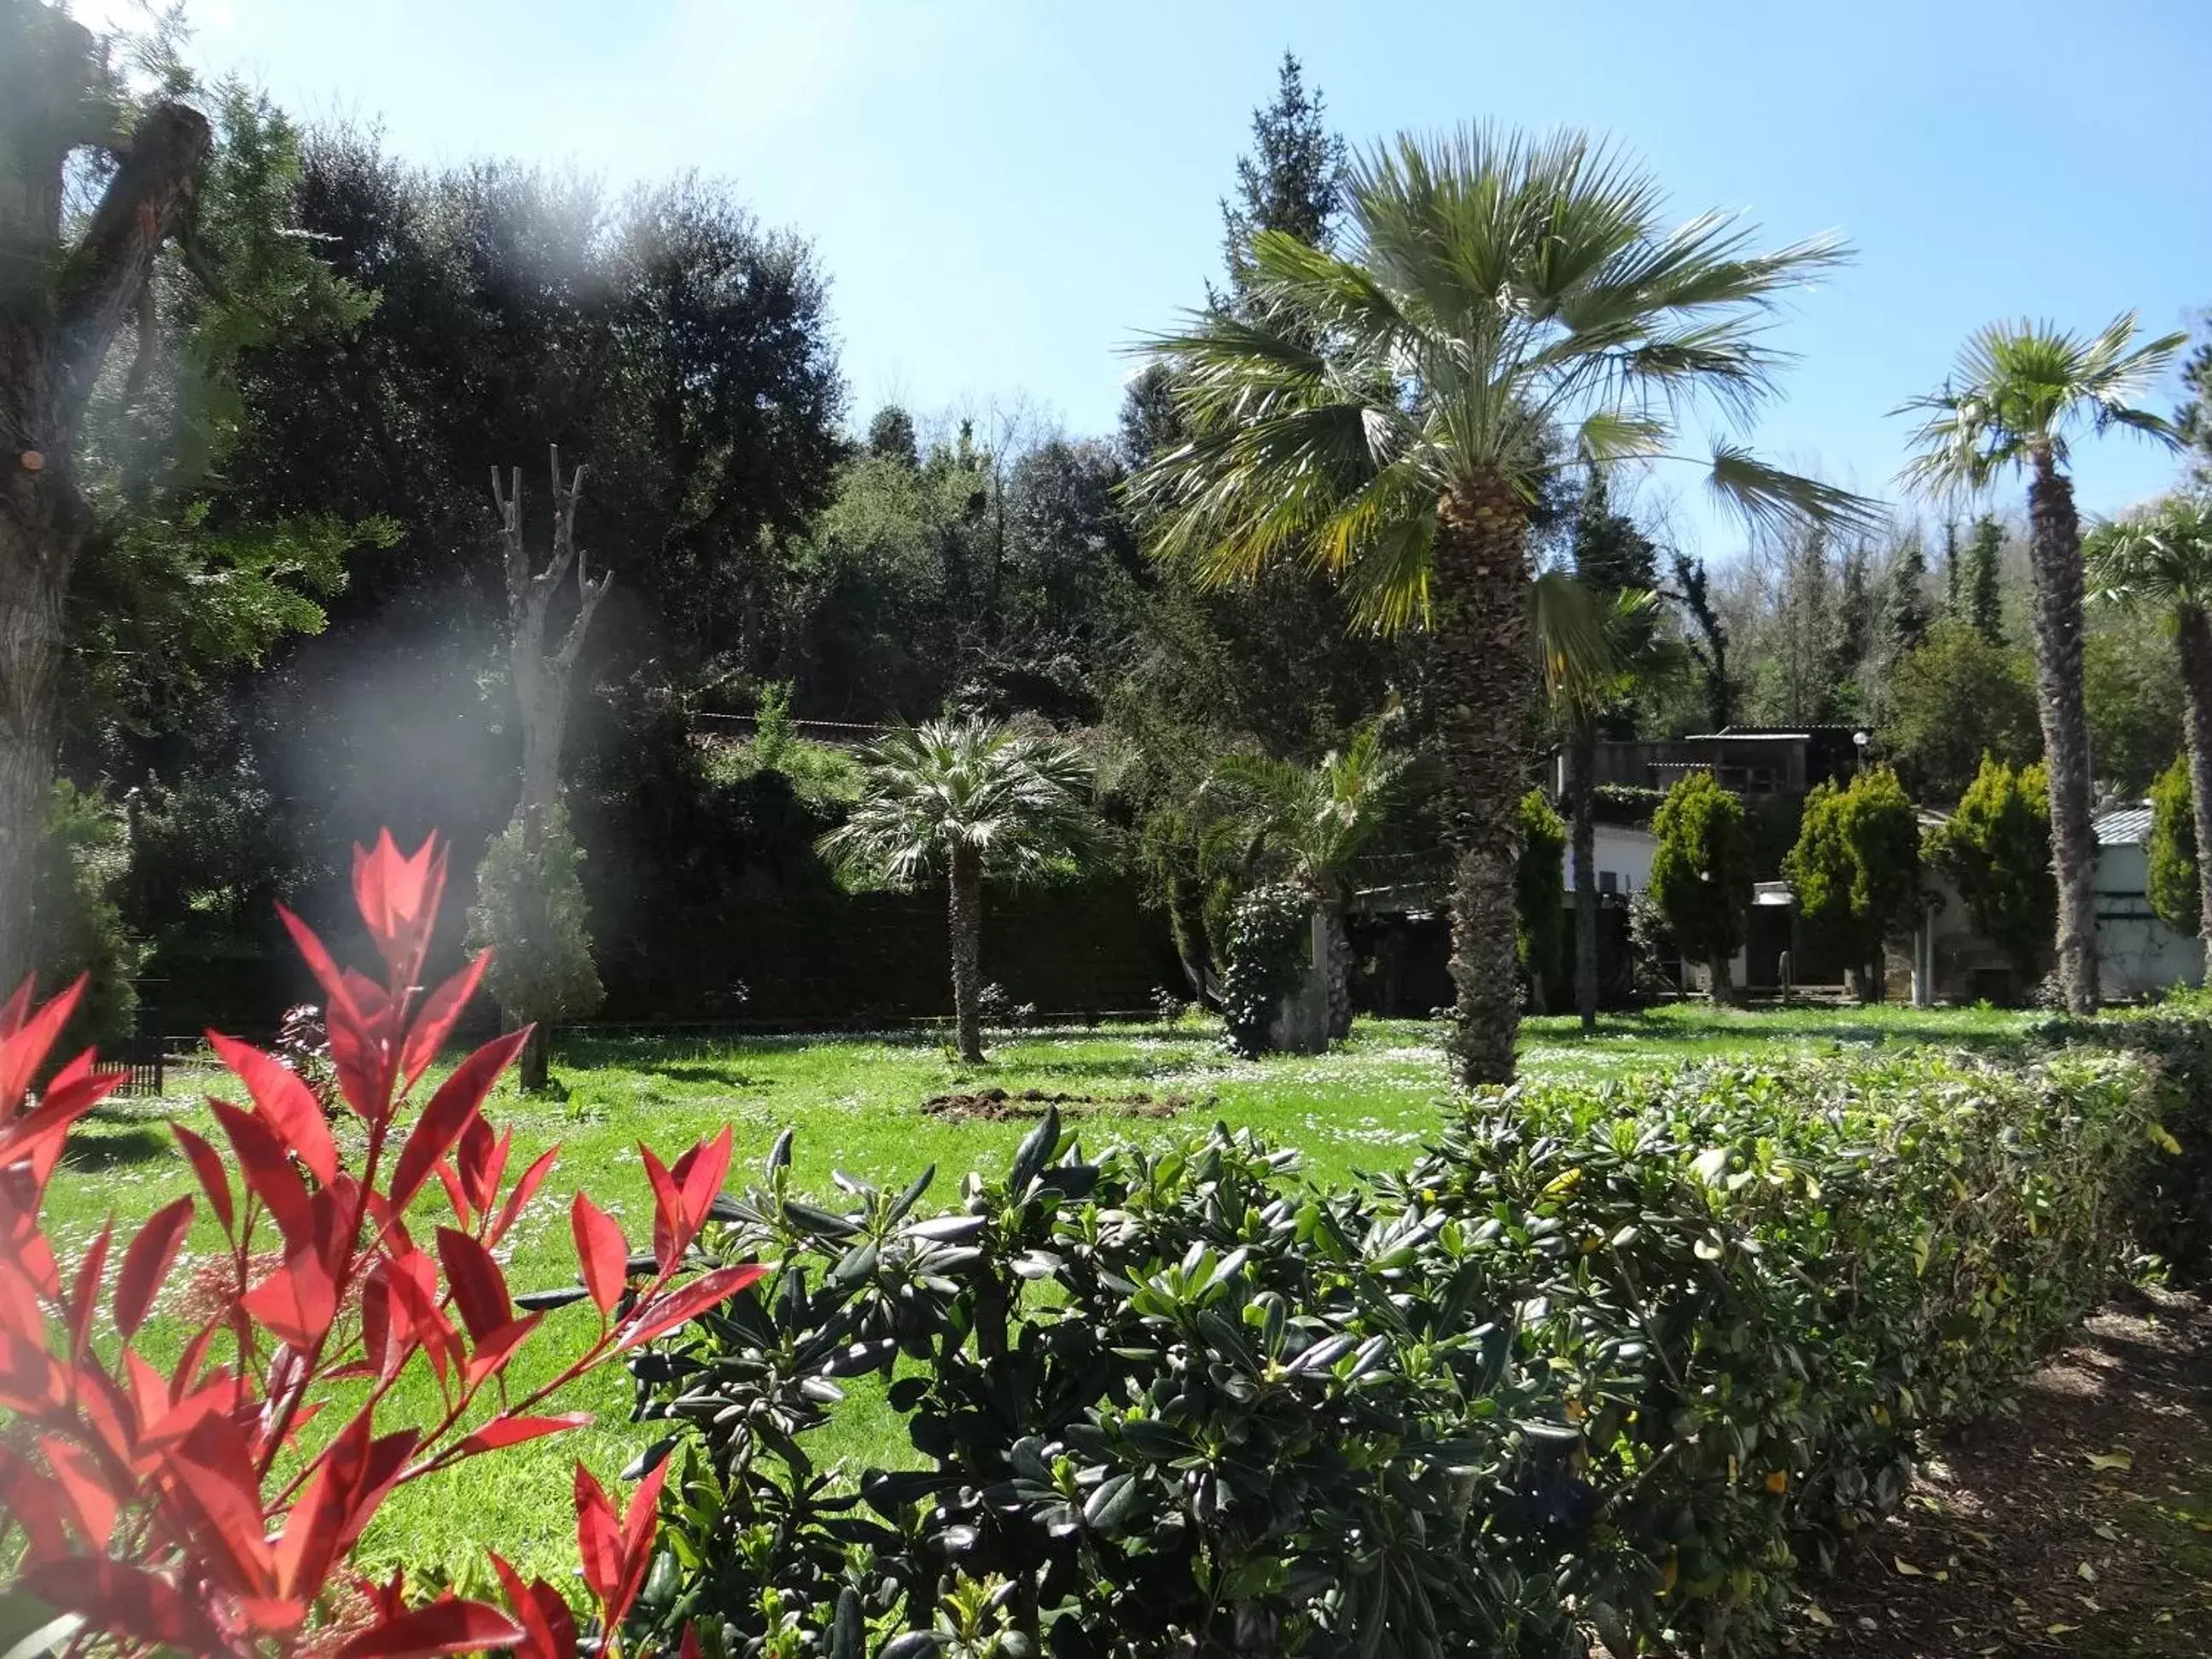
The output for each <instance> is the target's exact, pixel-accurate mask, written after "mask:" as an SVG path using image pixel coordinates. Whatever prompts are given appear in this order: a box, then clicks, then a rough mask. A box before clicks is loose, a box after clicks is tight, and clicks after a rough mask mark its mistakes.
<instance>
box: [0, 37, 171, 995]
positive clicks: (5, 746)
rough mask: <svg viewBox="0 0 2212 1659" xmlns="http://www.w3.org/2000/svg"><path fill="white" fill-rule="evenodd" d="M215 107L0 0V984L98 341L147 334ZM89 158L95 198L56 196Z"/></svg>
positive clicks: (48, 765) (18, 938)
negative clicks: (128, 78)
mask: <svg viewBox="0 0 2212 1659" xmlns="http://www.w3.org/2000/svg"><path fill="white" fill-rule="evenodd" d="M213 144H214V131H213V129H212V127H211V126H210V124H209V121H208V118H207V117H206V116H205V115H204V114H202V113H201V112H199V111H198V110H197V109H196V108H194V107H192V106H191V105H189V104H187V103H185V102H183V101H181V100H164V99H159V98H157V99H155V100H150V101H147V102H143V103H142V104H138V105H136V106H134V105H133V104H132V102H131V100H129V99H127V98H126V96H125V91H124V88H123V87H122V84H121V82H120V81H119V78H118V76H117V74H116V73H115V71H114V70H112V69H111V67H110V65H109V62H108V58H107V55H106V52H104V51H103V50H102V49H101V46H100V42H99V40H96V39H95V38H94V35H93V34H92V33H91V32H90V31H89V30H88V29H86V28H85V27H83V26H82V25H81V24H79V23H77V22H76V21H72V20H71V19H70V17H68V16H67V15H64V13H63V12H62V11H60V10H59V9H56V8H55V7H52V6H49V5H46V4H43V3H40V0H0V984H9V985H12V984H13V983H14V982H15V980H16V979H17V978H18V977H19V976H20V975H21V974H22V973H23V972H24V971H25V970H26V969H27V967H28V966H29V962H28V952H29V949H30V938H31V927H30V913H31V906H32V902H33V891H32V889H33V876H34V872H35V870H36V866H37V860H38V843H39V841H40V836H41V834H42V831H43V828H44V825H45V823H46V813H47V806H48V794H49V791H50V790H51V788H52V781H53V765H54V747H55V744H56V742H57V740H58V737H59V723H60V714H61V691H62V678H63V665H64V659H65V641H66V634H65V611H66V605H67V602H68V598H69V592H70V579H71V577H72V575H73V574H75V572H76V566H77V562H78V560H79V558H80V557H81V556H82V554H83V552H84V549H85V546H86V544H87V543H88V541H89V540H90V538H91V537H92V534H93V532H94V524H95V518H94V511H93V508H92V506H91V504H90V502H89V501H88V500H87V498H86V495H85V490H84V488H83V481H82V474H81V471H80V468H79V457H78V454H77V445H78V440H79V436H80V434H81V432H82V427H83V423H84V418H85V412H86V410H87V408H88V405H89V404H90V403H91V400H92V397H93V392H94V384H95V382H96V381H97V380H98V379H99V377H100V370H101V368H102V366H103V365H104V364H105V363H106V361H107V356H108V351H109V349H110V348H111V347H112V345H113V344H114V343H115V341H116V338H117V337H118V335H120V334H122V333H123V332H125V331H126V330H127V329H130V328H132V327H134V326H136V327H137V328H138V329H139V330H140V331H142V335H143V334H150V332H151V327H150V323H149V318H150V315H151V312H150V307H152V305H153V295H154V277H155V265H156V263H157V261H158V258H159V257H160V254H161V249H162V248H163V246H165V245H166V244H167V243H169V242H170V241H172V240H175V239H177V238H179V237H181V236H184V235H185V234H188V232H189V231H190V228H191V224H192V217H193V211H194V207H195V204H196V201H197V186H198V181H199V176H200V172H201V168H202V167H203V166H204V163H205V161H206V160H207V157H208V154H209V152H210V149H212V147H213ZM88 159H89V160H90V161H91V162H92V164H93V166H94V168H95V169H96V170H100V171H104V172H105V175H106V178H105V184H104V185H103V187H102V189H101V191H100V197H99V200H98V202H97V204H95V205H94V207H93V209H92V211H91V212H90V213H89V214H88V215H86V216H83V218H82V221H81V222H80V221H78V220H77V219H76V216H74V215H71V214H70V213H68V212H67V211H66V202H67V194H68V189H69V185H70V180H71V179H72V177H75V176H81V175H80V174H79V173H78V172H77V170H78V169H79V168H81V167H82V166H84V164H85V163H86V161H88Z"/></svg>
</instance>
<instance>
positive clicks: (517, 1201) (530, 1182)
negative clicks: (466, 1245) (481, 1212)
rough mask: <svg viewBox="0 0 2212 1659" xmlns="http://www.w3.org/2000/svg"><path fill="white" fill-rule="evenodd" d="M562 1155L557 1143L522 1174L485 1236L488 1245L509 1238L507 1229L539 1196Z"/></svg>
mask: <svg viewBox="0 0 2212 1659" xmlns="http://www.w3.org/2000/svg"><path fill="white" fill-rule="evenodd" d="M560 1155H561V1144H560V1142H558V1141H556V1142H554V1144H553V1145H552V1146H548V1147H547V1148H546V1149H545V1150H544V1152H540V1153H538V1157H537V1158H536V1160H535V1161H534V1162H532V1164H531V1166H530V1167H529V1168H528V1169H526V1170H524V1171H523V1172H522V1176H521V1179H520V1180H519V1181H517V1182H515V1183H514V1186H513V1189H512V1190H511V1191H509V1192H508V1194H507V1202H506V1203H504V1204H502V1205H501V1206H499V1218H498V1219H497V1220H496V1221H495V1222H493V1223H492V1224H491V1231H490V1232H489V1233H488V1234H486V1235H485V1238H484V1242H485V1243H489V1244H496V1243H499V1241H500V1240H501V1239H502V1238H505V1237H507V1229H508V1228H510V1227H512V1226H513V1225H514V1218H515V1217H517V1216H519V1215H520V1214H521V1213H522V1206H524V1205H526V1204H527V1203H529V1202H530V1200H532V1198H533V1197H535V1196H536V1195H537V1192H538V1188H539V1187H540V1186H542V1185H543V1184H544V1180H545V1175H546V1172H547V1171H548V1170H550V1169H551V1168H552V1167H553V1160H554V1159H555V1158H558V1157H559V1156H560Z"/></svg>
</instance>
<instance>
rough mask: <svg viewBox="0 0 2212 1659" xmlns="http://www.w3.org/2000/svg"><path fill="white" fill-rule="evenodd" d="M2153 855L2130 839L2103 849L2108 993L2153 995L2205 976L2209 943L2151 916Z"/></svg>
mask: <svg viewBox="0 0 2212 1659" xmlns="http://www.w3.org/2000/svg"><path fill="white" fill-rule="evenodd" d="M2149 887H2150V854H2149V852H2148V849H2146V848H2141V847H2132V846H2129V845H2126V844H2124V843H2122V844H2119V845H2117V846H2115V845H2109V844H2108V845H2106V846H2103V847H2100V848H2098V849H2097V964H2098V973H2097V980H2098V986H2099V988H2100V990H2101V991H2102V992H2103V993H2104V994H2105V995H2106V996H2107V997H2114V998H2120V997H2140V996H2147V995H2148V994H2151V993H2152V992H2154V991H2164V990H2167V989H2170V988H2172V987H2174V986H2176V985H2197V984H2200V983H2202V982H2203V978H2204V946H2203V943H2202V942H2201V941H2199V940H2197V939H2191V938H2189V937H2188V936H2186V935H2185V934H2182V933H2176V932H2175V931H2174V930H2173V929H2172V928H2171V927H2167V926H2166V924H2165V923H2164V922H2163V921H2160V920H2159V919H2158V918H2157V917H2156V916H2155V915H2152V914H2151V908H2150V900H2149V899H2148V897H2147V896H2146V895H2147V893H2148V890H2149Z"/></svg>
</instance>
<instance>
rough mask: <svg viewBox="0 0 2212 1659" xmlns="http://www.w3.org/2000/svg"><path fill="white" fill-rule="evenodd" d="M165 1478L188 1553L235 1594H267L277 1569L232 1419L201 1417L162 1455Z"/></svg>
mask: <svg viewBox="0 0 2212 1659" xmlns="http://www.w3.org/2000/svg"><path fill="white" fill-rule="evenodd" d="M162 1467H163V1468H165V1469H167V1472H168V1474H169V1476H170V1479H169V1480H167V1482H166V1483H165V1491H164V1496H165V1497H166V1498H167V1499H168V1501H169V1504H170V1505H171V1506H172V1507H173V1508H177V1509H181V1510H185V1512H186V1514H185V1516H179V1517H177V1518H179V1519H187V1520H189V1522H191V1524H190V1527H189V1532H190V1536H191V1545H192V1553H193V1554H194V1555H195V1556H197V1557H198V1558H199V1559H202V1560H204V1561H205V1562H207V1563H208V1565H211V1566H213V1567H215V1568H216V1570H217V1571H218V1572H219V1573H221V1574H222V1576H223V1577H224V1579H225V1581H226V1582H227V1583H228V1588H229V1589H232V1590H233V1591H234V1592H235V1593H236V1594H238V1595H248V1596H269V1595H274V1594H275V1593H276V1562H275V1559H274V1557H273V1555H272V1554H271V1553H270V1548H269V1543H268V1540H267V1539H266V1538H265V1537H264V1535H263V1525H264V1522H263V1517H262V1513H261V1492H260V1489H259V1486H258V1470H257V1469H256V1468H255V1467H254V1462H253V1449H252V1446H251V1445H250V1444H249V1443H247V1441H246V1435H245V1431H243V1430H241V1429H240V1427H239V1425H237V1423H236V1422H234V1420H233V1419H230V1418H229V1417H228V1416H225V1415H223V1414H222V1413H209V1414H208V1415H206V1416H204V1417H203V1418H201V1419H200V1420H199V1421H198V1422H197V1424H195V1425H193V1427H192V1431H191V1433H190V1434H188V1435H186V1436H185V1438H184V1440H183V1442H182V1443H179V1444H178V1445H177V1446H175V1447H174V1448H173V1449H171V1450H170V1451H169V1452H168V1453H167V1455H165V1456H164V1458H163V1459H162Z"/></svg>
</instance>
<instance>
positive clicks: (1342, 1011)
mask: <svg viewBox="0 0 2212 1659" xmlns="http://www.w3.org/2000/svg"><path fill="white" fill-rule="evenodd" d="M1409 766H1410V763H1409V762H1408V760H1407V757H1405V756H1404V755H1402V754H1397V753H1394V752H1392V751H1391V750H1389V749H1388V748H1386V747H1385V746H1384V744H1383V721H1382V720H1370V721H1368V722H1367V723H1366V724H1365V725H1364V726H1361V727H1360V728H1359V729H1358V732H1355V733H1354V734H1353V735H1352V741H1351V742H1349V743H1347V744H1346V745H1345V746H1344V747H1343V748H1341V749H1333V750H1330V751H1329V752H1328V754H1327V755H1325V756H1323V757H1322V761H1321V763H1320V764H1319V765H1317V766H1297V765H1293V764H1292V763H1290V762H1288V761H1281V760H1273V759H1270V758H1268V757H1266V756H1261V755H1231V756H1229V757H1227V758H1225V759H1224V760H1223V761H1221V762H1220V763H1219V764H1218V765H1217V766H1216V767H1215V768H1214V770H1213V773H1212V776H1211V777H1209V778H1208V779H1207V781H1206V787H1205V789H1204V791H1203V794H1204V796H1205V797H1206V805H1211V806H1213V807H1217V808H1219V809H1222V810H1224V811H1225V812H1226V813H1227V814H1228V815H1229V817H1231V819H1232V820H1234V821H1235V822H1236V823H1238V824H1240V825H1241V826H1242V827H1243V829H1245V831H1246V832H1247V834H1248V835H1249V855H1248V860H1247V862H1248V863H1249V864H1253V865H1257V864H1261V863H1265V862H1268V861H1273V862H1274V863H1277V864H1279V865H1281V866H1284V868H1285V874H1286V875H1287V876H1288V877H1289V878H1290V879H1291V881H1293V882H1295V883H1296V884H1297V885H1298V886H1300V887H1302V888H1304V890H1306V891H1307V892H1308V893H1310V894H1311V895H1312V896H1313V901H1314V908H1315V909H1316V911H1317V912H1318V913H1319V915H1320V916H1321V921H1322V936H1323V938H1324V939H1325V940H1326V941H1327V946H1328V949H1327V960H1326V961H1325V962H1324V963H1322V969H1323V971H1324V972H1325V973H1326V974H1327V975H1328V1034H1329V1036H1331V1037H1332V1038H1341V1037H1346V1036H1351V1035H1352V988H1351V982H1350V972H1351V965H1352V945H1351V941H1350V939H1348V938H1347V936H1346V932H1345V926H1344V907H1345V901H1346V897H1347V896H1348V893H1347V889H1348V887H1349V885H1350V882H1351V878H1352V872H1353V871H1354V869H1355V868H1356V867H1357V866H1358V862H1359V860H1361V858H1363V857H1364V855H1365V854H1367V853H1368V852H1369V851H1370V849H1371V848H1373V846H1374V844H1375V841H1376V837H1377V836H1379V835H1380V834H1381V833H1382V831H1383V829H1384V828H1385V826H1386V825H1387V824H1388V823H1389V817H1390V814H1391V811H1392V810H1393V809H1394V808H1395V806H1396V805H1398V804H1399V803H1400V801H1401V799H1403V796H1404V786H1405V784H1406V781H1407V773H1408V769H1409Z"/></svg>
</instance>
